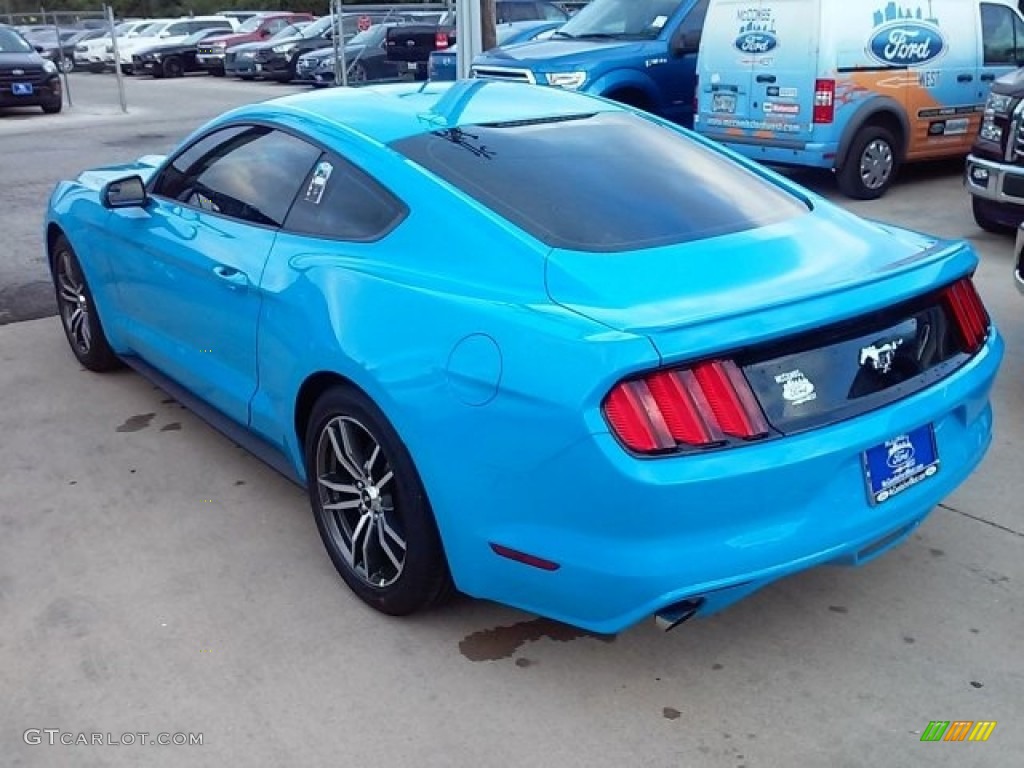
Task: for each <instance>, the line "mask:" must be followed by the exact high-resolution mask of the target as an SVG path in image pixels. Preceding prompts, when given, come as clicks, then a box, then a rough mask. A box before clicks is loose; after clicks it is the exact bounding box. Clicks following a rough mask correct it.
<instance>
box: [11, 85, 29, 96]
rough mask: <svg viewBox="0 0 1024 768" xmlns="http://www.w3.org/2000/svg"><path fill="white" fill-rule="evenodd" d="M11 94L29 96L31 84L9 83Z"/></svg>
mask: <svg viewBox="0 0 1024 768" xmlns="http://www.w3.org/2000/svg"><path fill="white" fill-rule="evenodd" d="M11 94H13V95H14V96H31V95H32V83H11Z"/></svg>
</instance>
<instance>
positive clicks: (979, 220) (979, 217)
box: [971, 195, 1013, 235]
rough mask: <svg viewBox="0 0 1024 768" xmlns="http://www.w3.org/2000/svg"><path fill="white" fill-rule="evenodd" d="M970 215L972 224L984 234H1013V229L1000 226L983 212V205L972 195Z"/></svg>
mask: <svg viewBox="0 0 1024 768" xmlns="http://www.w3.org/2000/svg"><path fill="white" fill-rule="evenodd" d="M971 213H972V214H974V223H975V224H977V225H978V226H979V227H981V228H982V229H983V230H985V231H986V232H992V233H993V234H996V235H1005V234H1006V233H1007V232H1013V227H1010V226H1007V225H1006V224H1000V223H999V222H998V221H996V220H995V219H993V218H992V217H991V216H989V214H988V213H987V212H986V211H985V203H984V202H983V201H982V200H980V199H979V198H977V197H975V196H974V195H971Z"/></svg>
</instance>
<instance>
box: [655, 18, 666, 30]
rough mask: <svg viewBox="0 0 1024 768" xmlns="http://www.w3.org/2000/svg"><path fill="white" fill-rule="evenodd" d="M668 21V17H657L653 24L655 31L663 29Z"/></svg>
mask: <svg viewBox="0 0 1024 768" xmlns="http://www.w3.org/2000/svg"><path fill="white" fill-rule="evenodd" d="M666 21H668V16H655V17H654V21H652V22H651V26H652V27H654V28H655V29H661V28H662V27H664V26H665V22H666Z"/></svg>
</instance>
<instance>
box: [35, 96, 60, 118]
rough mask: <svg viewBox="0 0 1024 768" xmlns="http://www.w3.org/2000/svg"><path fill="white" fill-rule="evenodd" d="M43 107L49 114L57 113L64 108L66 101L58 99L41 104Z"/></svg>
mask: <svg viewBox="0 0 1024 768" xmlns="http://www.w3.org/2000/svg"><path fill="white" fill-rule="evenodd" d="M39 106H41V107H42V108H43V112H45V113H46V114H48V115H56V114H57V113H58V112H60V111H61V110H62V109H63V108H64V102H63V101H61V100H60V99H58V100H57V101H51V102H50V103H49V104H40V105H39Z"/></svg>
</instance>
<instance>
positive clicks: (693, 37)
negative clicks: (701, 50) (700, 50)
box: [676, 0, 710, 46]
mask: <svg viewBox="0 0 1024 768" xmlns="http://www.w3.org/2000/svg"><path fill="white" fill-rule="evenodd" d="M708 5H710V0H699V2H698V3H697V4H696V5H695V6H693V8H691V9H690V12H689V13H687V14H686V18H685V19H683V23H682V24H680V25H679V29H678V30H676V40H677V41H678V42H680V43H684V42H685V43H686V44H687V45H688V46H691V45H693V46H699V45H700V38H701V31H702V30H703V29H704V19H705V18H706V17H707V15H708Z"/></svg>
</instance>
